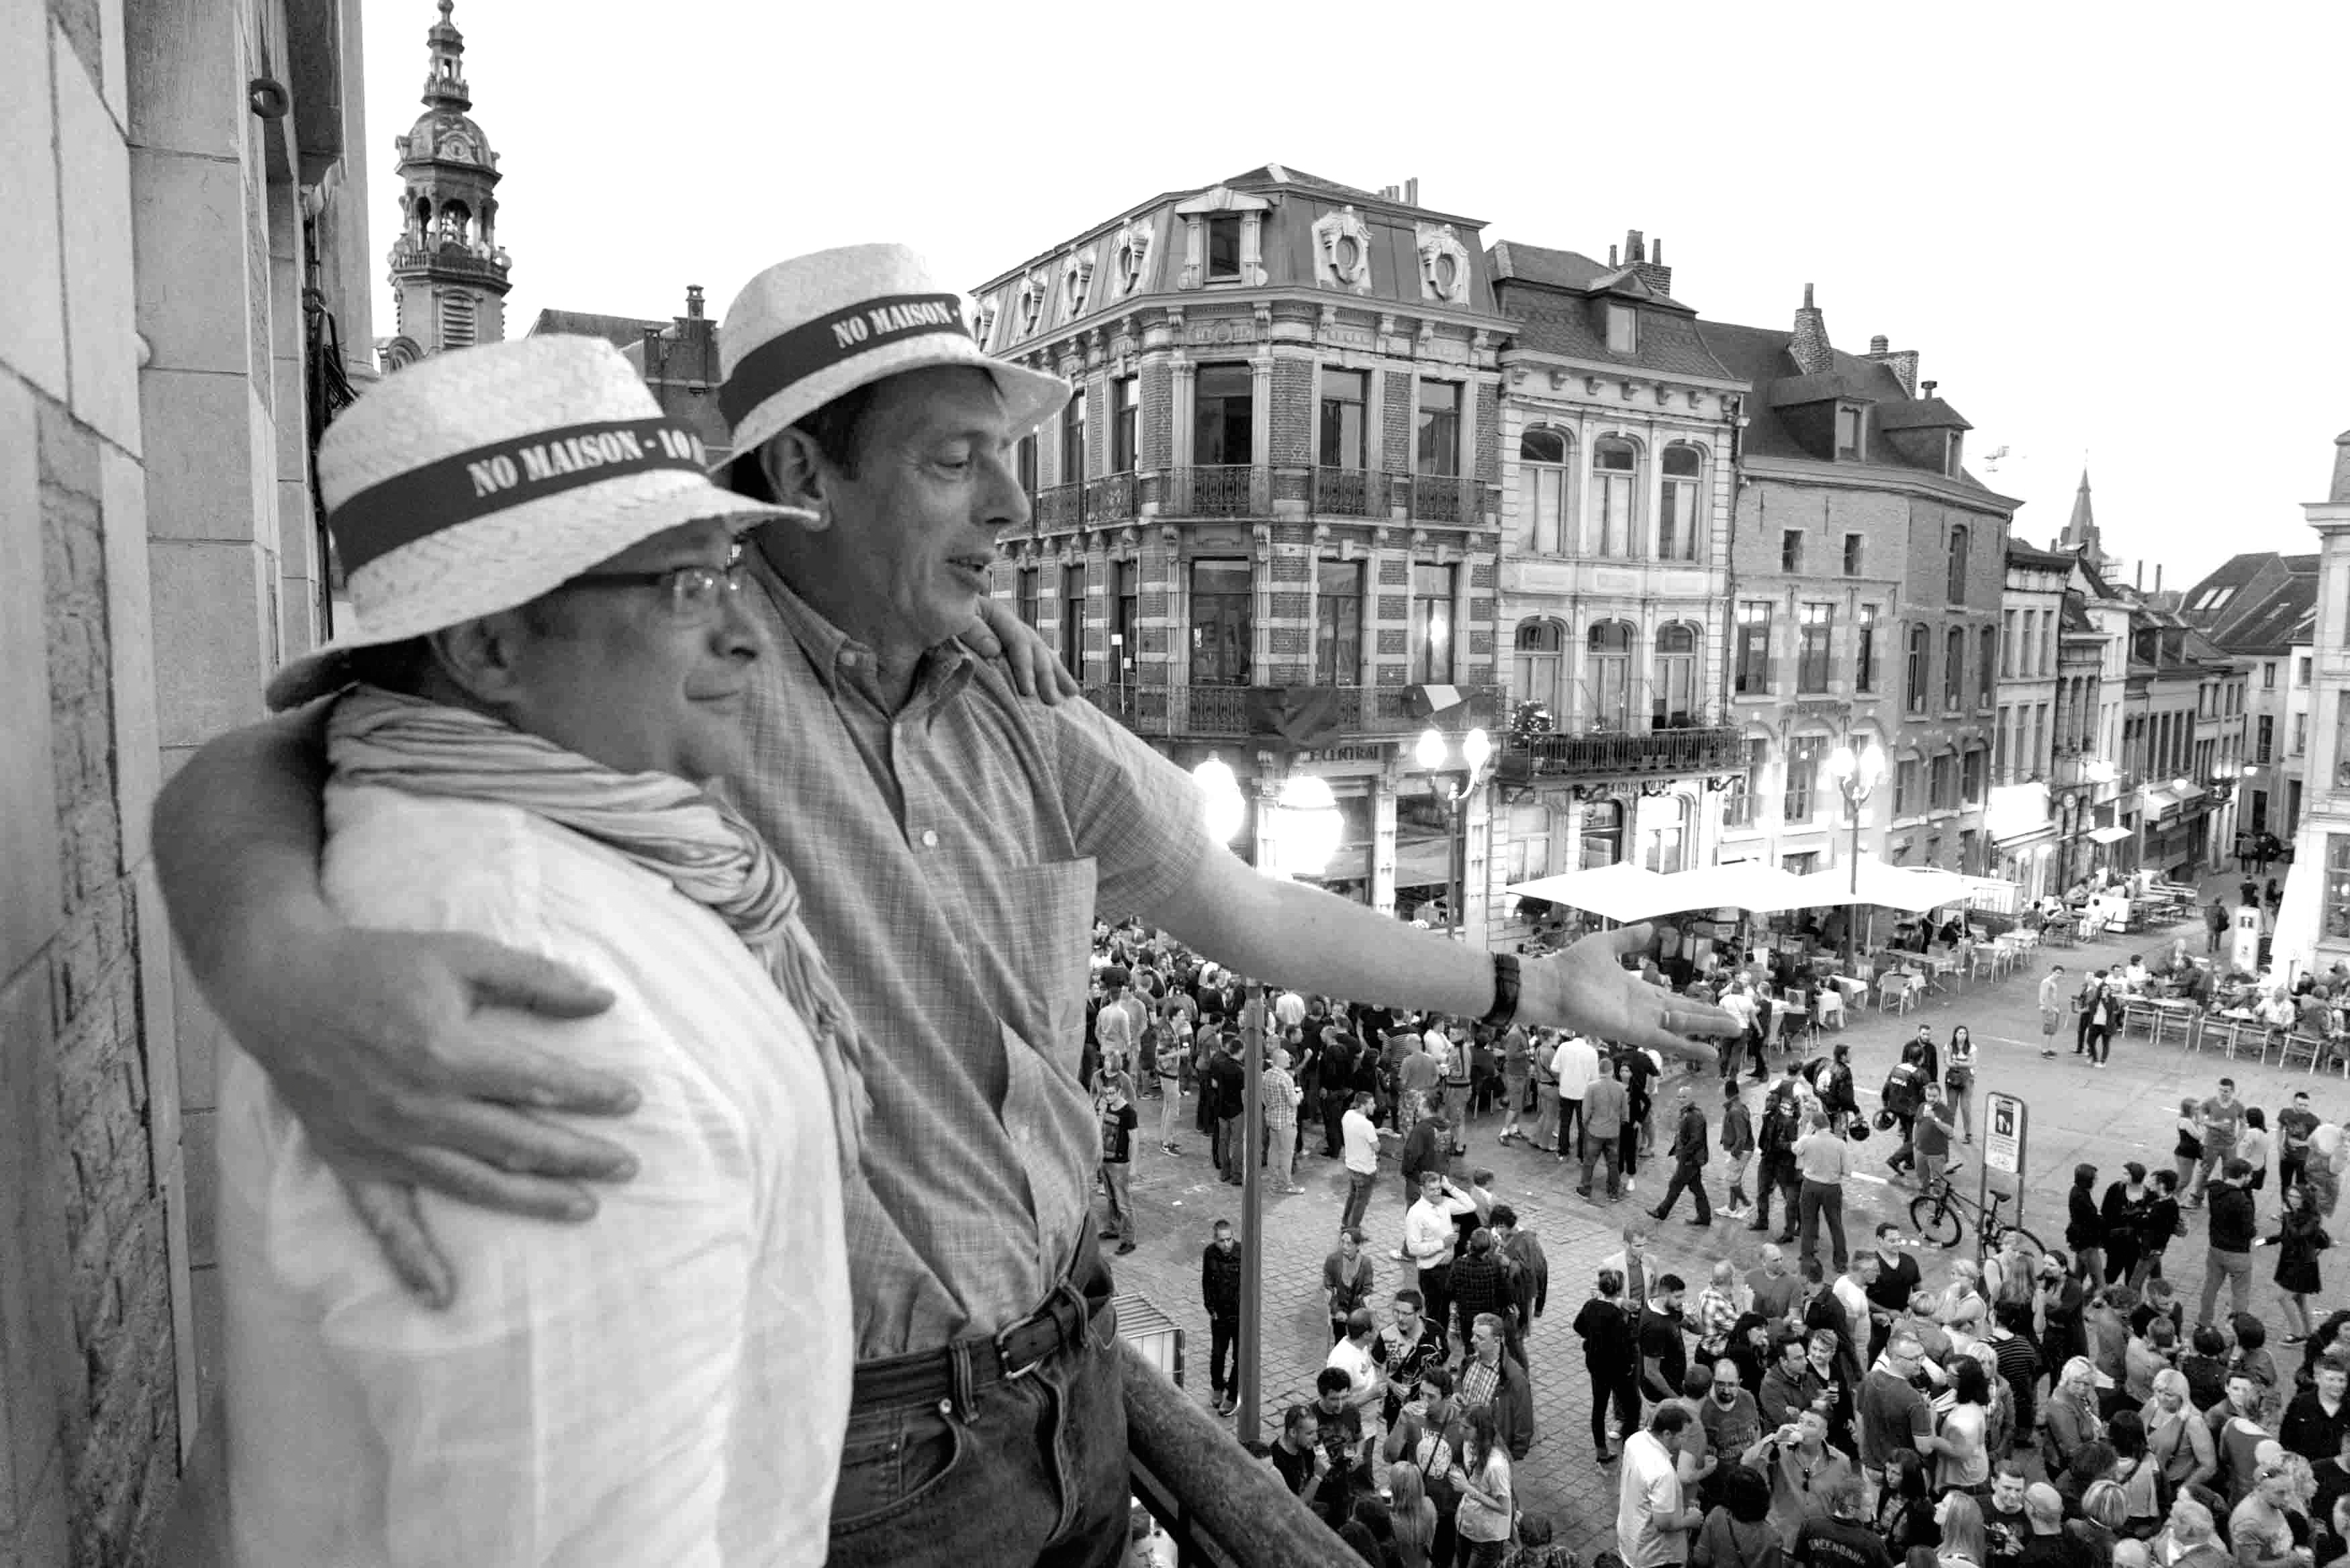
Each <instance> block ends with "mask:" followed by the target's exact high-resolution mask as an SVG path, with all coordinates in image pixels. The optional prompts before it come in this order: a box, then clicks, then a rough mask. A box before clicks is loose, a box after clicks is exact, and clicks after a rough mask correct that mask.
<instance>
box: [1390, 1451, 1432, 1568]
mask: <svg viewBox="0 0 2350 1568" xmlns="http://www.w3.org/2000/svg"><path fill="white" fill-rule="evenodd" d="M1388 1523H1389V1525H1390V1526H1391V1527H1392V1528H1393V1529H1394V1531H1395V1542H1394V1544H1395V1553H1396V1561H1397V1562H1398V1563H1401V1564H1402V1568H1430V1552H1431V1551H1433V1549H1434V1548H1435V1545H1436V1504H1435V1503H1434V1502H1432V1501H1430V1499H1429V1495H1428V1485H1427V1483H1426V1482H1425V1481H1422V1480H1420V1479H1419V1469H1417V1468H1415V1467H1414V1466H1411V1465H1394V1466H1391V1467H1389V1468H1388Z"/></svg>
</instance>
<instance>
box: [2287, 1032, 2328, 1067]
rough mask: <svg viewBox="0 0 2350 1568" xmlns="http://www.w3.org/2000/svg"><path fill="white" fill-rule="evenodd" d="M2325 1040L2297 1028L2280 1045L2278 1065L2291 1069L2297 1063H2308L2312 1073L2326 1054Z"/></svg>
mask: <svg viewBox="0 0 2350 1568" xmlns="http://www.w3.org/2000/svg"><path fill="white" fill-rule="evenodd" d="M2325 1054H2326V1053H2325V1042H2324V1041H2323V1040H2321V1039H2319V1038H2318V1037H2317V1036H2316V1035H2314V1034H2304V1033H2302V1032H2301V1031H2300V1030H2298V1029H2296V1030H2294V1031H2293V1032H2292V1033H2289V1034H2287V1035H2286V1036H2285V1037H2284V1039H2283V1041H2282V1043H2281V1044H2279V1046H2278V1054H2277V1065H2278V1066H2280V1067H2283V1068H2286V1069H2287V1070H2290V1069H2291V1068H2293V1066H2294V1065H2295V1064H2303V1065H2306V1066H2307V1067H2308V1068H2309V1070H2310V1071H2311V1072H2312V1073H2315V1072H2316V1071H2317V1064H2318V1063H2319V1061H2320V1060H2322V1059H2323V1058H2324V1055H2325Z"/></svg>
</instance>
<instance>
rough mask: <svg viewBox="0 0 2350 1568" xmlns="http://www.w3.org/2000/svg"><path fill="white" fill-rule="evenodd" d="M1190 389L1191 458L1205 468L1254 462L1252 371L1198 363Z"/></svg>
mask: <svg viewBox="0 0 2350 1568" xmlns="http://www.w3.org/2000/svg"><path fill="white" fill-rule="evenodd" d="M1191 392H1192V397H1191V461H1192V462H1195V463H1198V464H1200V465H1201V466H1202V467H1205V468H1214V467H1219V466H1222V465H1224V464H1241V463H1250V462H1255V461H1256V457H1255V452H1256V372H1254V371H1253V370H1252V369H1249V368H1248V367H1247V366H1246V365H1202V366H1201V367H1200V369H1199V371H1198V373H1197V375H1195V376H1194V377H1193V379H1192V388H1191Z"/></svg>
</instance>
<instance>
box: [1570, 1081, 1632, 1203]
mask: <svg viewBox="0 0 2350 1568" xmlns="http://www.w3.org/2000/svg"><path fill="white" fill-rule="evenodd" d="M1630 1107H1631V1099H1630V1096H1628V1095H1627V1093H1626V1092H1625V1089H1624V1078H1623V1069H1622V1067H1621V1066H1619V1065H1618V1064H1617V1063H1615V1062H1612V1061H1611V1062H1608V1063H1607V1064H1606V1065H1604V1066H1603V1067H1602V1068H1601V1069H1600V1073H1599V1076H1598V1077H1596V1078H1595V1079H1593V1080H1592V1083H1591V1086H1590V1088H1588V1089H1586V1091H1585V1092H1584V1098H1583V1111H1582V1116H1581V1118H1580V1119H1581V1121H1582V1124H1583V1125H1582V1126H1581V1127H1580V1128H1578V1129H1577V1130H1578V1131H1579V1132H1580V1133H1581V1135H1582V1144H1583V1178H1582V1179H1581V1181H1579V1182H1578V1183H1577V1184H1576V1185H1575V1192H1576V1193H1577V1194H1578V1195H1579V1196H1581V1197H1585V1198H1588V1197H1590V1196H1591V1168H1592V1167H1593V1166H1594V1165H1596V1164H1598V1163H1601V1162H1603V1161H1604V1162H1605V1163H1606V1165H1607V1201H1608V1202H1610V1203H1613V1202H1615V1201H1616V1199H1618V1198H1620V1197H1622V1196H1623V1194H1624V1180H1623V1172H1622V1170H1621V1169H1620V1168H1619V1166H1618V1161H1617V1149H1618V1148H1619V1147H1621V1146H1622V1140H1623V1138H1624V1136H1625V1134H1626V1131H1627V1127H1626V1125H1625V1124H1626V1122H1627V1120H1628V1118H1629V1116H1630V1114H1631V1110H1630ZM1562 1147H1564V1146H1563V1145H1562Z"/></svg>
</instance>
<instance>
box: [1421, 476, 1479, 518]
mask: <svg viewBox="0 0 2350 1568" xmlns="http://www.w3.org/2000/svg"><path fill="white" fill-rule="evenodd" d="M1475 490H1476V484H1475V482H1474V481H1471V480H1467V479H1462V478H1461V477H1460V476H1458V475H1457V474H1450V473H1415V474H1413V475H1412V476H1411V520H1412V521H1413V522H1415V523H1451V524H1455V525H1458V524H1462V523H1474V522H1475V521H1476V520H1477V501H1476V496H1475V493H1474V492H1475Z"/></svg>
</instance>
